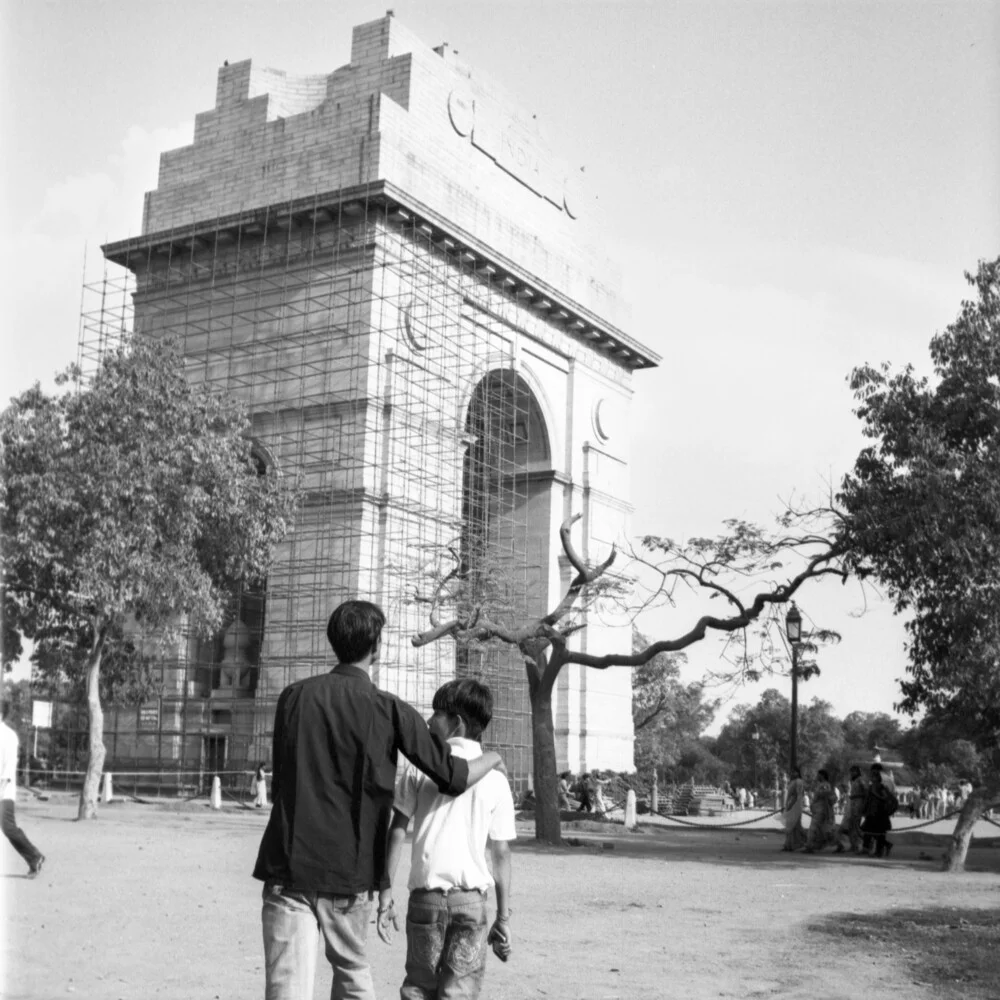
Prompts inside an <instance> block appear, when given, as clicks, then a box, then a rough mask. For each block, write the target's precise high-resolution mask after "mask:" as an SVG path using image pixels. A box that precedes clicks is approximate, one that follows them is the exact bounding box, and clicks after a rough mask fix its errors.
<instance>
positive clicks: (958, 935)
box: [808, 906, 1000, 1000]
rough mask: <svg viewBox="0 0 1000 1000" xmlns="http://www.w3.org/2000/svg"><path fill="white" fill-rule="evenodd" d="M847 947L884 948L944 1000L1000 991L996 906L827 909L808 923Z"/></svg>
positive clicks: (991, 997)
mask: <svg viewBox="0 0 1000 1000" xmlns="http://www.w3.org/2000/svg"><path fill="white" fill-rule="evenodd" d="M808 929H809V930H810V931H814V932H816V933H820V934H824V935H828V936H830V937H833V938H834V939H839V941H840V943H841V945H842V947H844V948H845V949H846V950H848V951H850V952H857V951H861V952H863V953H865V954H866V955H871V953H872V951H873V950H884V951H885V952H886V954H889V955H891V956H892V957H893V959H894V960H895V961H897V962H899V963H901V964H904V965H905V966H906V967H907V968H908V969H909V971H910V973H911V974H912V975H913V977H914V983H915V984H916V985H918V986H931V987H933V988H934V990H935V993H936V994H937V996H939V997H941V998H944V1000H997V997H998V996H1000V909H972V908H966V907H957V906H943V907H931V908H929V909H928V908H921V909H919V910H917V909H896V910H887V911H885V912H882V913H865V914H859V913H831V914H829V915H828V916H826V917H824V918H823V919H821V920H818V921H813V922H811V923H810V924H809V925H808Z"/></svg>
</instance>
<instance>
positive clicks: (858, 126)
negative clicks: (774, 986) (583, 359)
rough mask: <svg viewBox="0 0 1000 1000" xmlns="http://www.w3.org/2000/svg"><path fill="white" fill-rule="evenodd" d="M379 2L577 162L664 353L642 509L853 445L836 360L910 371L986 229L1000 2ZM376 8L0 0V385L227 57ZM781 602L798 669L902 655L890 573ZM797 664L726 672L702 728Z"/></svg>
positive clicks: (281, 58) (990, 240)
mask: <svg viewBox="0 0 1000 1000" xmlns="http://www.w3.org/2000/svg"><path fill="white" fill-rule="evenodd" d="M393 2H394V6H393V10H394V11H395V15H396V17H397V18H399V19H400V20H401V21H402V22H403V23H404V24H405V25H406V26H407V27H409V28H410V29H411V30H413V31H414V32H415V33H416V34H417V35H418V36H419V37H421V38H422V39H423V40H424V41H425V42H426V43H427V44H428V45H437V44H440V43H441V42H443V41H447V42H448V43H449V44H450V45H451V46H452V47H453V48H454V49H457V50H458V51H459V53H460V56H461V58H462V60H463V61H464V62H466V63H467V64H469V65H471V66H472V67H473V68H474V71H475V72H477V73H479V72H482V73H485V74H486V75H488V76H490V77H492V78H494V79H495V80H497V81H499V82H500V83H501V84H502V85H503V86H504V87H505V89H506V90H507V91H508V92H509V93H511V94H512V95H513V97H514V98H515V99H516V100H517V103H518V104H519V105H521V106H522V107H523V108H525V109H526V110H529V111H531V112H534V113H536V114H537V115H538V118H539V120H540V121H541V122H542V124H543V128H544V129H545V132H546V135H547V137H548V138H549V140H550V142H551V143H552V145H553V146H554V147H555V148H556V149H557V151H558V152H559V153H560V154H561V155H562V156H563V157H564V158H565V159H567V160H569V161H572V162H576V163H580V164H584V165H586V169H587V175H588V178H589V183H590V186H591V189H592V190H593V191H594V192H595V193H596V195H597V197H598V199H599V204H600V207H601V215H602V217H603V220H604V221H603V238H604V240H605V249H606V251H607V253H608V255H609V256H610V257H611V258H612V259H613V260H614V261H615V263H616V264H617V265H618V266H619V267H620V269H621V272H622V278H623V283H624V292H625V297H626V299H627V300H628V302H629V303H630V306H631V311H632V318H631V322H630V323H628V324H623V325H625V326H626V331H627V332H628V333H630V334H631V335H632V336H634V337H635V338H636V339H638V340H639V341H641V342H643V343H645V344H646V345H648V346H649V347H651V348H652V349H653V350H655V351H657V352H658V353H659V354H661V355H662V357H663V361H662V364H661V366H660V367H659V368H656V369H653V370H648V371H642V372H639V373H637V374H636V376H635V380H634V385H635V399H634V404H633V413H632V416H631V421H630V424H631V427H632V428H633V438H632V446H631V450H632V499H633V503H634V505H635V514H634V516H633V520H632V527H633V531H634V534H636V535H640V534H646V533H651V534H659V535H669V536H670V537H673V538H686V537H690V536H693V535H712V534H716V533H718V532H719V531H720V530H721V521H722V520H723V519H724V518H728V517H741V518H747V519H751V520H758V521H766V520H767V519H769V518H770V517H772V516H773V515H774V514H775V513H777V512H779V511H780V510H781V509H782V506H783V503H784V501H786V500H788V499H790V498H800V499H802V500H804V501H808V500H817V501H822V500H824V499H825V498H826V497H827V495H828V493H829V491H830V490H831V489H833V490H835V489H836V487H837V484H838V483H839V481H840V479H841V477H842V476H843V475H844V473H845V472H847V471H848V470H849V469H850V467H851V465H852V463H853V460H854V458H855V456H856V455H857V453H858V450H859V448H860V447H861V446H862V444H863V439H862V437H861V433H860V424H859V422H858V420H857V419H856V417H855V416H854V415H853V413H852V402H853V401H852V397H851V393H850V391H849V388H848V385H847V381H846V380H847V376H848V374H849V372H850V370H851V369H852V368H853V367H854V366H856V365H859V364H863V363H865V362H871V363H879V362H882V361H888V362H891V363H893V364H895V365H904V364H906V363H912V364H913V365H914V366H915V367H916V368H917V370H918V371H928V370H929V367H928V353H927V345H928V342H929V341H930V339H931V337H933V336H934V334H935V333H937V332H939V331H941V330H943V329H944V327H945V326H947V324H948V323H949V322H951V321H952V320H953V319H954V318H955V316H956V315H957V313H958V310H959V306H960V303H961V300H962V299H963V297H966V296H967V294H968V286H967V284H966V282H965V280H964V278H963V272H965V271H971V270H974V269H975V267H976V262H977V261H978V260H979V259H983V258H991V257H995V256H996V255H997V254H998V253H1000V59H998V56H997V52H998V51H1000V4H996V3H976V2H961V3H921V2H919V0H912V2H911V0H907V2H901V3H889V2H878V0H876V2H873V3H865V4H862V3H846V2H838V3H834V2H830V3H804V2H802V3H781V2H771V3H760V2H753V0H739V2H721V0H720V2H714V3H695V2H692V3H670V2H662V0H661V2H657V3H650V4H642V3H596V2H594V3H591V2H573V3H570V2H545V0H536V2H533V3H529V4H519V3H504V2H495V0H494V2H490V3H484V2H478V0H462V2H455V3H444V2H430V3H416V2H414V3H411V2H406V0H393ZM385 10H386V8H385V7H383V6H379V5H376V4H372V3H359V2H350V0H337V2H326V3H298V2H278V0H269V2H218V0H216V2H206V0H201V2H197V3H195V2H189V0H172V2H171V3H168V4H155V5H154V4H136V3H134V2H128V3H120V2H116V0H103V2H93V0H75V2H72V3H70V2H63V3H54V2H43V0H2V2H0V80H2V84H0V99H2V104H0V136H2V137H3V146H4V153H3V156H2V157H0V194H2V207H0V212H2V215H0V255H2V256H0V260H2V266H3V274H4V280H3V281H2V282H0V296H2V299H0V316H3V317H4V321H3V332H2V363H0V399H3V400H6V399H7V398H9V397H10V396H11V395H14V394H16V393H17V392H19V391H21V390H22V389H24V388H27V387H28V386H29V385H30V384H31V383H32V382H34V381H36V380H38V381H41V382H42V384H43V386H46V387H50V386H51V385H52V376H53V375H54V373H55V372H56V371H57V370H60V369H62V368H64V367H65V366H66V365H67V364H69V363H71V362H72V361H73V360H74V359H75V357H76V342H77V335H78V328H79V313H80V301H81V283H82V278H83V275H84V268H85V264H84V261H85V256H86V260H87V273H88V274H91V275H92V274H94V273H97V272H99V269H100V267H101V263H100V255H99V250H98V247H99V245H100V244H101V243H102V242H106V241H108V240H117V239H122V238H125V237H126V236H129V235H132V234H136V233H138V232H139V228H140V217H141V210H142V195H143V192H144V191H146V190H149V189H151V188H153V187H155V182H156V170H157V158H158V155H159V153H160V152H161V151H163V150H166V149H171V148H175V147H177V146H181V145H186V144H187V143H189V142H190V141H191V136H192V129H193V122H194V116H195V114H196V113H197V112H200V111H205V110H208V109H210V108H211V107H212V106H213V104H214V98H215V81H216V72H217V69H218V67H219V66H221V65H222V63H223V61H224V60H227V59H228V60H229V61H230V62H234V61H237V60H241V59H245V58H252V59H253V60H254V61H255V63H257V64H258V65H262V66H271V67H274V68H278V69H284V70H286V71H288V72H290V73H296V74H297V73H329V72H331V71H332V70H334V69H336V68H337V67H339V66H341V65H343V64H345V63H346V62H348V61H349V57H350V39H351V28H352V27H353V26H354V25H357V24H361V23H364V22H366V21H369V20H373V19H375V18H378V17H381V16H382V15H383V14H384V13H385ZM799 606H800V608H801V609H802V611H803V614H804V615H805V617H806V621H807V623H809V622H815V623H817V624H819V625H822V626H825V627H830V628H834V629H836V630H837V631H839V632H840V633H841V635H842V641H841V642H840V643H839V644H838V645H837V646H835V647H829V648H824V649H823V650H822V651H821V653H820V656H819V665H820V667H821V671H822V672H821V675H820V676H819V677H818V678H814V679H811V680H810V681H809V682H808V684H807V685H804V686H803V688H802V690H801V692H800V696H801V697H802V698H803V699H804V700H806V701H808V700H810V699H811V698H814V697H818V698H822V699H824V700H826V701H829V702H830V703H831V705H832V706H833V710H834V712H835V713H836V714H838V715H840V716H844V715H846V714H847V713H849V712H851V711H855V710H860V711H886V712H891V711H892V706H893V704H894V703H895V701H896V700H898V697H899V689H898V683H897V679H898V678H899V677H901V676H902V675H903V672H904V668H905V662H906V658H905V651H904V646H903V643H904V633H903V627H902V623H901V621H900V620H899V619H898V618H895V617H894V616H893V615H892V612H891V608H890V607H889V605H888V604H887V603H886V602H885V600H884V599H882V598H881V597H880V595H878V594H877V593H874V592H871V591H869V592H867V593H863V592H862V591H861V590H860V589H859V588H858V587H857V585H855V584H851V583H849V584H847V585H846V586H841V585H840V584H833V583H829V582H828V583H825V584H823V585H818V586H814V587H810V588H809V589H807V590H804V591H803V592H802V593H801V596H800V600H799ZM862 612H863V613H862ZM697 613H698V611H697V609H696V608H695V606H693V605H682V606H680V607H678V608H677V609H676V610H675V611H673V612H671V613H670V615H669V616H668V615H659V616H657V617H656V618H655V619H650V620H648V621H644V622H643V627H644V630H645V631H647V632H649V633H651V634H656V635H657V637H660V636H670V635H675V634H679V633H681V632H684V631H686V630H687V627H689V625H690V623H691V621H693V618H694V617H695V616H696V614H697ZM720 648H721V647H720V645H719V644H718V643H716V642H706V643H703V644H701V646H699V647H698V648H696V649H693V650H691V651H690V653H689V662H688V665H687V666H686V668H685V676H686V677H687V678H689V679H696V678H697V677H698V676H700V675H701V673H702V672H704V670H705V669H706V668H711V667H713V666H718V656H719V653H720ZM788 685H789V682H788V680H787V678H772V679H770V680H766V681H764V682H762V683H761V684H758V685H756V686H752V687H748V688H744V689H742V690H740V691H738V692H736V693H735V694H730V695H729V697H730V700H729V701H727V703H726V704H725V705H724V707H723V709H722V712H721V713H720V715H719V716H718V718H717V721H716V724H715V726H714V729H717V728H718V726H719V725H721V723H722V721H723V720H724V718H725V716H726V715H727V714H728V712H729V711H730V710H731V709H732V707H733V706H734V705H736V704H739V703H752V702H755V701H756V700H757V698H758V697H759V695H760V693H761V691H762V690H763V688H765V687H772V686H773V687H778V688H779V689H780V690H782V691H783V692H784V693H785V694H788Z"/></svg>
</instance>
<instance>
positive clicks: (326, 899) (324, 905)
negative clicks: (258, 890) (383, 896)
mask: <svg viewBox="0 0 1000 1000" xmlns="http://www.w3.org/2000/svg"><path fill="white" fill-rule="evenodd" d="M263 898H264V905H263V909H262V912H261V919H262V922H263V927H264V963H265V967H266V970H267V972H266V975H267V984H266V987H265V992H264V997H265V1000H312V996H313V986H314V984H315V981H316V954H317V947H316V946H317V944H318V943H319V934H322V935H323V942H324V945H325V949H326V957H327V961H329V963H330V965H331V966H332V967H333V987H332V989H331V990H330V1000H375V987H374V985H373V984H372V974H371V970H370V969H369V967H368V959H367V958H366V957H365V939H366V938H367V936H368V919H369V915H370V914H371V901H370V900H369V898H368V894H367V893H365V894H364V895H361V896H334V895H332V894H330V893H327V892H299V891H297V890H295V889H287V888H284V887H283V886H281V885H278V884H276V883H274V882H267V883H266V884H265V885H264V893H263ZM317 930H318V931H319V934H318V933H317Z"/></svg>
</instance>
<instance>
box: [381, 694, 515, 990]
mask: <svg viewBox="0 0 1000 1000" xmlns="http://www.w3.org/2000/svg"><path fill="white" fill-rule="evenodd" d="M432 705H433V708H434V715H433V717H432V718H431V720H430V728H431V732H434V733H437V734H438V735H439V736H441V737H442V738H444V739H447V740H448V742H449V743H450V744H451V747H452V750H451V752H452V754H453V755H454V756H457V757H465V758H467V759H474V758H476V757H478V756H479V755H480V754H481V753H482V752H483V749H482V747H481V746H480V744H479V742H478V741H479V740H480V739H481V737H482V734H483V730H484V729H485V728H486V727H487V726H488V725H489V723H490V719H491V718H492V717H493V696H492V694H491V693H490V689H489V688H488V687H486V685H485V684H481V683H480V682H479V681H476V680H473V679H471V678H463V679H462V680H454V681H449V682H448V683H447V684H444V685H442V687H440V688H439V689H438V690H437V692H436V693H435V695H434V701H433V703H432ZM393 808H394V812H393V817H392V823H391V825H390V829H389V854H388V858H387V863H386V868H387V870H388V873H389V878H390V880H391V879H392V877H393V876H394V875H395V873H396V867H397V865H398V864H399V857H400V854H401V853H402V850H403V841H404V839H405V836H406V828H407V826H408V824H409V821H410V818H411V817H412V818H413V821H414V827H413V851H412V861H411V867H410V882H409V888H410V902H409V906H408V909H407V914H406V978H405V979H404V980H403V985H402V987H401V988H400V991H399V995H400V997H401V998H402V1000H445V998H447V1000H476V998H477V997H478V996H479V991H480V989H481V988H482V984H483V976H484V974H485V972H486V953H487V945H492V947H493V951H494V952H495V953H496V955H497V957H498V958H500V959H501V960H503V961H504V962H506V961H507V958H508V957H509V955H510V950H511V935H510V847H509V844H508V842H509V841H511V840H514V839H515V837H516V836H517V834H516V833H515V831H514V800H513V798H512V796H511V793H510V786H509V785H508V784H507V780H506V779H505V778H504V776H503V775H502V774H500V773H499V772H498V771H494V772H492V773H491V774H488V775H487V776H486V777H485V778H484V779H483V780H482V781H480V782H479V783H478V784H476V785H474V786H473V787H472V788H470V789H468V790H467V791H466V792H464V793H463V794H462V795H459V796H457V797H455V798H450V797H449V796H447V795H442V794H441V793H440V792H439V791H438V790H437V786H436V785H435V784H434V783H433V782H432V781H430V780H429V779H428V778H426V777H424V775H423V774H421V773H420V771H418V770H417V769H416V768H415V767H413V765H412V764H409V763H407V764H406V765H405V766H404V769H403V772H402V774H401V775H400V778H399V780H398V781H397V783H396V796H395V800H394V802H393ZM487 839H489V841H490V850H491V855H492V861H493V874H492V875H491V874H490V871H489V868H488V867H487V865H486V842H487ZM490 886H495V887H496V908H497V912H496V919H495V920H494V921H493V925H492V927H489V929H487V915H486V899H487V891H488V889H489V887H490ZM390 924H391V925H392V926H394V927H395V928H396V929H397V930H398V929H399V925H398V923H397V922H396V917H395V914H394V913H393V902H392V889H391V888H390V889H387V890H383V891H382V892H381V893H380V895H379V910H378V933H379V937H381V938H382V939H383V940H384V941H386V942H388V941H390V940H391V937H392V931H391V929H390Z"/></svg>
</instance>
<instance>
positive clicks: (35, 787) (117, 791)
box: [23, 770, 256, 809]
mask: <svg viewBox="0 0 1000 1000" xmlns="http://www.w3.org/2000/svg"><path fill="white" fill-rule="evenodd" d="M86 773H87V772H86V771H80V770H46V771H44V772H37V771H33V772H32V773H31V776H30V780H31V784H25V785H24V786H23V787H24V788H25V790H26V791H28V792H30V793H31V794H32V795H34V796H35V797H36V798H42V799H44V798H45V797H46V792H54V791H58V792H79V791H80V790H81V789H82V788H83V780H84V778H85V776H86ZM254 775H255V772H254V771H249V770H238V771H214V772H210V771H204V770H203V771H104V772H103V773H102V776H101V777H102V785H103V780H104V778H105V777H107V776H110V778H111V785H112V797H113V799H119V800H124V801H131V802H138V803H143V804H149V803H152V802H154V801H163V800H164V799H169V800H174V801H178V802H193V801H195V800H196V799H200V798H208V797H209V796H210V795H211V793H212V779H213V778H218V779H219V784H220V786H221V792H222V797H223V799H224V800H226V801H229V802H232V803H235V804H236V805H238V806H240V807H242V808H244V809H252V808H253V799H254V796H255V792H256V789H255V788H254Z"/></svg>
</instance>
